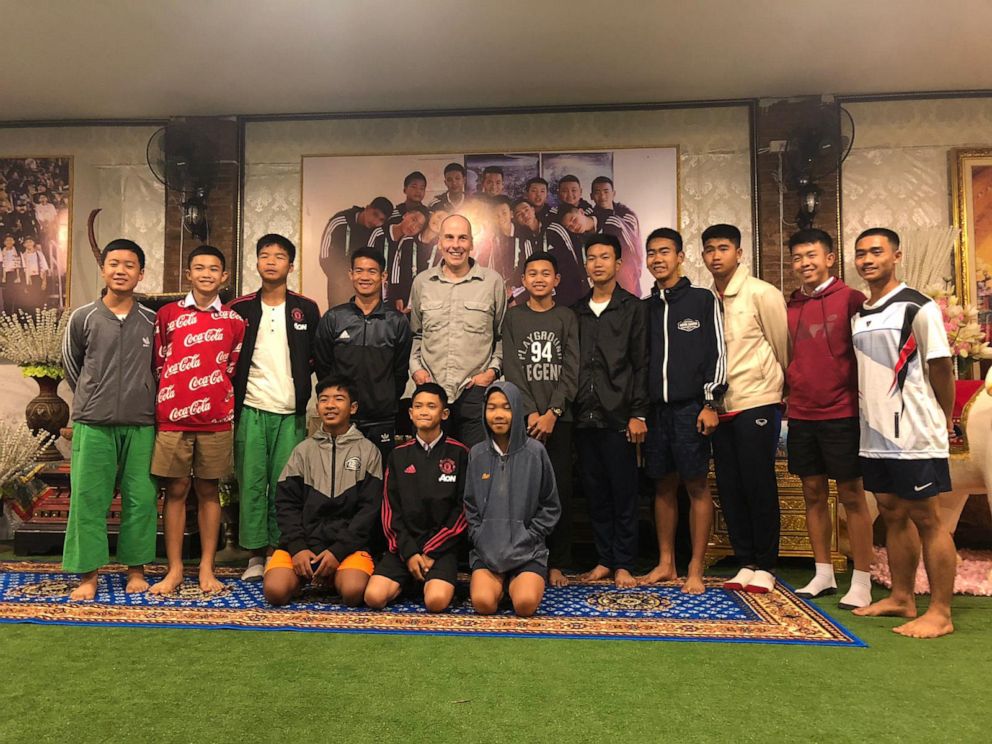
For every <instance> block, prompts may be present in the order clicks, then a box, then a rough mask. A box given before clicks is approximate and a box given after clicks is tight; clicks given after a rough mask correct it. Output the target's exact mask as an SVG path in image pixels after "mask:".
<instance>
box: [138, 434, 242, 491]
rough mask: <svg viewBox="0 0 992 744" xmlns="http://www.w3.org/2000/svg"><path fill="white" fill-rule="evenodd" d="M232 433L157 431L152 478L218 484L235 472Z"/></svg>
mask: <svg viewBox="0 0 992 744" xmlns="http://www.w3.org/2000/svg"><path fill="white" fill-rule="evenodd" d="M233 453H234V433H233V432H232V431H231V430H230V429H228V430H227V431H160V432H158V433H157V434H156V435H155V452H154V453H153V454H152V475H157V476H158V477H159V478H186V477H188V476H189V475H190V473H192V475H193V477H194V478H204V479H207V480H218V479H220V478H225V477H227V476H228V475H230V474H231V473H232V472H233V471H234V454H233Z"/></svg>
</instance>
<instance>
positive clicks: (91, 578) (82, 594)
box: [69, 571, 99, 602]
mask: <svg viewBox="0 0 992 744" xmlns="http://www.w3.org/2000/svg"><path fill="white" fill-rule="evenodd" d="M98 580H99V579H98V576H97V572H96V571H90V572H89V573H88V574H83V580H82V581H81V582H79V586H77V587H76V588H75V589H73V590H72V594H70V595H69V599H71V600H72V601H73V602H85V601H88V600H91V599H93V598H94V597H96V585H97V581H98Z"/></svg>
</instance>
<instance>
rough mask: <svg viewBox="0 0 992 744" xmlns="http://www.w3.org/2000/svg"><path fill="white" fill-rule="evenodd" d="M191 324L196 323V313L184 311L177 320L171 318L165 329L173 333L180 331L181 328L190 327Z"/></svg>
mask: <svg viewBox="0 0 992 744" xmlns="http://www.w3.org/2000/svg"><path fill="white" fill-rule="evenodd" d="M191 325H196V313H184V314H183V315H180V316H179V317H178V318H176V319H175V320H170V321H169V322H168V323H167V324H166V326H165V329H166V330H167V331H168V332H169V333H172V332H173V331H178V330H179V329H180V328H188V327H189V326H191Z"/></svg>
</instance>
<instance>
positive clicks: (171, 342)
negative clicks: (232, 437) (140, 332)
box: [155, 293, 245, 431]
mask: <svg viewBox="0 0 992 744" xmlns="http://www.w3.org/2000/svg"><path fill="white" fill-rule="evenodd" d="M244 335H245V322H244V320H243V319H242V318H241V316H240V315H238V314H237V313H236V312H233V311H231V310H225V309H224V307H223V305H221V302H220V298H217V299H215V300H214V302H213V304H212V305H211V306H210V307H209V308H208V309H207V310H201V309H200V308H198V307H197V306H196V302H194V301H193V295H192V293H190V294H187V295H186V297H185V298H184V299H182V300H179V301H178V302H171V303H169V304H168V305H165V306H164V307H162V309H161V310H159V311H158V314H157V315H156V317H155V376H156V377H158V397H157V398H156V405H155V419H156V421H157V422H158V428H159V429H160V430H162V431H227V430H228V429H230V428H231V422H233V421H234V387H233V386H232V385H231V378H232V377H233V376H234V369H235V367H236V366H237V363H238V354H240V353H241V340H242V339H243V338H244Z"/></svg>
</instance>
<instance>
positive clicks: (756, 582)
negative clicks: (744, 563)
mask: <svg viewBox="0 0 992 744" xmlns="http://www.w3.org/2000/svg"><path fill="white" fill-rule="evenodd" d="M744 589H745V590H746V591H749V592H752V593H754V594H767V593H768V592H770V591H773V590H774V589H775V574H773V573H771V572H770V571H761V570H758V571H755V572H754V577H753V578H752V579H751V581H750V583H749V584H748V585H747V586H746V587H744Z"/></svg>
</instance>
